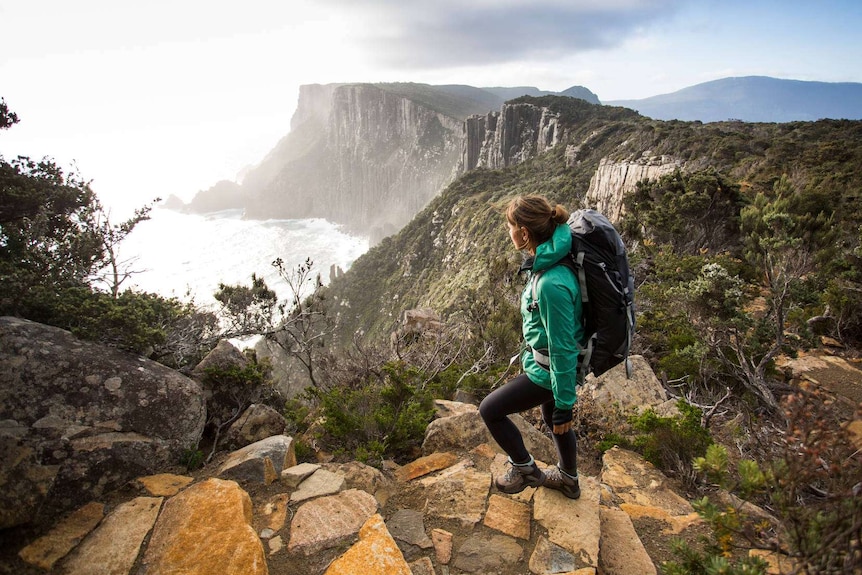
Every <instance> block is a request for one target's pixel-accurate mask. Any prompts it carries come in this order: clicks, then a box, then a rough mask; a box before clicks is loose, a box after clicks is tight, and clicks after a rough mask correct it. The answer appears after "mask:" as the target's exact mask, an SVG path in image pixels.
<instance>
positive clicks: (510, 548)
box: [453, 535, 524, 573]
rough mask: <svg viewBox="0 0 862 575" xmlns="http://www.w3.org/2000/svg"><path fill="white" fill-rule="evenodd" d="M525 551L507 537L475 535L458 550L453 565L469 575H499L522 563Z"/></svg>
mask: <svg viewBox="0 0 862 575" xmlns="http://www.w3.org/2000/svg"><path fill="white" fill-rule="evenodd" d="M523 551H524V550H523V549H522V548H521V546H520V545H519V544H518V542H517V541H515V540H514V539H512V538H511V537H507V536H505V535H490V536H488V535H473V536H472V537H470V538H469V539H467V540H466V541H465V542H464V544H463V545H461V547H460V548H459V549H458V552H457V554H456V555H455V561H454V562H453V564H454V566H455V567H456V568H457V569H460V570H461V571H466V572H467V573H497V572H499V571H500V570H502V569H504V568H511V566H512V565H514V564H516V563H517V562H518V561H520V560H521V559H522V557H521V555H522V554H523Z"/></svg>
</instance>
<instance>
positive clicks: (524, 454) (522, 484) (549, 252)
mask: <svg viewBox="0 0 862 575" xmlns="http://www.w3.org/2000/svg"><path fill="white" fill-rule="evenodd" d="M568 218H569V213H568V211H567V210H566V208H564V207H563V206H561V205H559V204H558V205H556V206H551V204H550V203H548V201H547V200H546V199H545V198H543V197H541V196H519V197H517V198H515V199H514V200H512V202H511V203H510V204H509V206H508V208H507V209H506V220H507V224H508V227H509V237H510V238H511V240H512V243H513V244H514V246H515V248H516V249H517V250H521V251H526V252H528V253H529V255H530V256H532V261H531V260H530V259H527V260H526V261H525V264H524V267H527V266H529V268H528V269H529V273H530V276H531V277H532V276H533V275H534V274H537V273H538V274H540V276H539V280H538V282H537V285H536V289H535V296H536V301H533V297H534V290H533V288H532V285H531V283H532V282H530V281H528V282H527V285H526V287H525V288H524V291H523V293H522V294H521V319H522V326H523V327H522V330H523V335H524V341H525V343H526V346H525V349H524V350H523V351H522V352H521V365H522V367H523V373H521V375H518V376H516V377H514V378H513V379H511V380H510V381H508V382H507V383H506V384H505V385H503V386H502V387H499V388H497V389H496V390H494V391H493V392H491V393H490V394H489V395H488V396H487V397H486V398H485V399H484V400H483V401H482V404H481V405H480V406H479V413H480V414H481V416H482V419H483V420H484V421H485V425H486V426H488V430H489V431H490V432H491V435H492V436H493V437H494V440H495V441H496V442H497V443H498V444H499V445H500V447H502V448H503V450H504V451H505V452H506V453H507V454H508V456H509V463H510V464H511V468H510V469H509V470H508V471H507V472H506V474H505V475H503V476H502V477H497V478H496V479H495V481H494V482H495V484H496V486H497V489H499V490H500V491H502V492H503V493H519V492H521V491H523V490H524V489H525V488H527V487H538V486H540V485H544V486H545V487H550V488H552V489H557V490H559V491H561V492H562V493H563V494H564V495H565V496H566V497H569V498H571V499H577V498H578V497H580V494H581V490H580V486H579V484H578V471H577V461H576V459H577V438H576V436H575V432H574V431H573V430H572V408H573V406H574V403H575V401H576V399H577V398H576V395H575V385H576V382H577V375H578V343H579V342H580V341H581V340H582V338H583V333H584V329H583V326H582V325H581V320H580V318H581V295H580V290H579V288H578V281H577V278H576V277H575V275H574V272H573V271H572V270H571V269H570V268H569V267H567V266H565V265H555V264H557V262H559V261H560V260H561V259H562V258H563V257H564V256H566V255H567V254H568V253H569V250H570V249H571V247H572V236H571V232H570V230H569V226H568V225H567V224H566V220H568ZM543 364H544V365H543ZM537 405H540V406H542V419H543V420H544V421H545V424H546V425H547V426H548V428H549V429H552V430H553V439H554V445H555V446H556V448H557V454H558V456H559V462H558V464H557V465H556V466H555V467H551V468H549V469H547V470H546V471H545V472H542V470H541V469H539V467H538V465H536V462H535V461H534V460H533V457H532V456H531V455H530V453H529V452H528V451H527V448H526V447H525V446H524V440H523V438H522V437H521V434H520V432H519V431H518V428H517V427H516V426H515V424H514V423H512V421H511V420H510V419H509V418H508V415H509V414H512V413H517V412H521V411H525V410H527V409H531V408H533V407H536V406H537Z"/></svg>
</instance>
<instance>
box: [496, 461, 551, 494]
mask: <svg viewBox="0 0 862 575" xmlns="http://www.w3.org/2000/svg"><path fill="white" fill-rule="evenodd" d="M509 464H510V465H511V467H510V468H509V470H508V471H507V472H506V474H505V475H503V476H502V477H498V478H496V479H495V480H494V484H495V485H496V486H497V489H499V490H500V491H502V492H503V493H509V494H512V493H520V492H521V491H523V490H524V489H526V488H527V487H538V486H540V485H542V484H543V483H545V474H544V473H542V470H541V469H539V466H538V465H536V462H535V461H533V460H532V459H531V460H530V463H525V464H523V465H516V464H514V463H512V460H511V459H510V460H509Z"/></svg>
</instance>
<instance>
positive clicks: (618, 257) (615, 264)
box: [531, 210, 635, 383]
mask: <svg viewBox="0 0 862 575" xmlns="http://www.w3.org/2000/svg"><path fill="white" fill-rule="evenodd" d="M567 223H568V225H569V228H570V229H571V231H572V250H571V252H569V254H568V256H566V257H565V258H563V259H562V260H560V262H559V264H563V265H565V266H567V267H569V268H571V269H572V271H574V272H575V276H577V278H578V283H579V284H580V291H581V299H582V301H583V318H582V320H583V324H584V331H585V333H586V334H587V335H588V339H587V342H586V344H585V345H584V346H583V347H582V349H581V358H580V361H579V366H578V382H579V383H583V381H584V378H585V377H586V376H587V374H588V373H589V372H590V371H592V372H593V373H594V374H595V375H596V376H599V375H601V374H603V373H604V372H606V371H607V370H609V369H610V368H612V367H614V366H615V365H618V364H620V363H622V362H623V361H625V362H626V375H627V376H629V377H631V363H630V362H629V359H628V355H629V349H630V348H631V344H632V338H633V337H634V331H635V305H634V294H635V286H634V277H632V274H631V272H630V271H629V261H628V257H627V255H626V248H625V245H624V244H623V240H622V238H621V237H620V235H619V233H618V232H617V230H616V228H614V226H613V224H611V222H610V221H609V220H608V219H607V218H606V217H605V216H604V215H602V214H601V213H599V212H597V211H596V210H577V211H576V212H573V213H572V214H571V216H569V220H568V222H567ZM559 264H558V265H559ZM541 275H542V274H541V272H539V273H535V274H533V277H532V288H531V289H532V297H533V301H534V302H536V301H537V293H536V291H537V290H536V284H537V283H538V281H539V277H540V276H541ZM542 352H544V353H542ZM546 354H547V350H533V357H534V358H535V359H536V362H537V363H538V364H539V365H540V366H542V367H544V368H545V369H548V366H549V358H548V357H547V355H546Z"/></svg>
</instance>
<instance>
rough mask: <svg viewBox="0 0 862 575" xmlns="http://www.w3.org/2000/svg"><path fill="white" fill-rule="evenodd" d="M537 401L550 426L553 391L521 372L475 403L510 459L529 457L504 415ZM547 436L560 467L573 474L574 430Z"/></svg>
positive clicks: (575, 450)
mask: <svg viewBox="0 0 862 575" xmlns="http://www.w3.org/2000/svg"><path fill="white" fill-rule="evenodd" d="M537 405H541V406H542V419H543V420H544V421H545V425H547V426H548V428H549V429H551V430H553V429H554V423H553V421H552V420H551V417H552V415H553V413H554V394H553V393H552V392H551V390H549V389H545V388H544V387H541V386H538V385H536V384H535V383H533V382H532V381H530V378H529V377H527V375H526V374H521V375H519V376H517V377H515V378H514V379H512V380H510V381H509V382H507V383H506V384H505V385H503V386H502V387H499V388H497V389H495V390H494V391H492V392H491V393H490V394H489V395H488V396H487V397H486V398H485V399H484V400H482V403H481V404H480V405H479V414H480V415H481V416H482V419H484V420H485V425H487V426H488V431H490V432H491V436H492V437H493V438H494V440H495V441H496V442H497V444H498V445H499V446H500V447H502V448H503V451H505V452H506V453H507V454H508V455H509V457H510V458H511V459H512V461H513V462H514V463H524V462H526V461H529V460H530V452H529V451H527V448H526V447H525V446H524V438H523V437H521V432H520V431H518V428H517V426H516V425H515V424H514V423H512V421H511V420H510V419H509V418H508V417H507V416H508V415H510V414H512V413H518V412H520V411H526V410H527V409H531V408H533V407H536V406H537ZM551 437H553V439H554V445H555V446H556V447H557V455H558V456H559V458H560V462H559V463H560V467H561V468H562V469H563V470H564V471H566V472H567V473H570V474H573V475H574V474H575V473H577V469H578V466H577V456H578V440H577V436H576V435H575V432H574V431H573V430H571V429H570V430H569V431H567V432H566V433H564V434H562V435H557V434H556V433H551Z"/></svg>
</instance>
